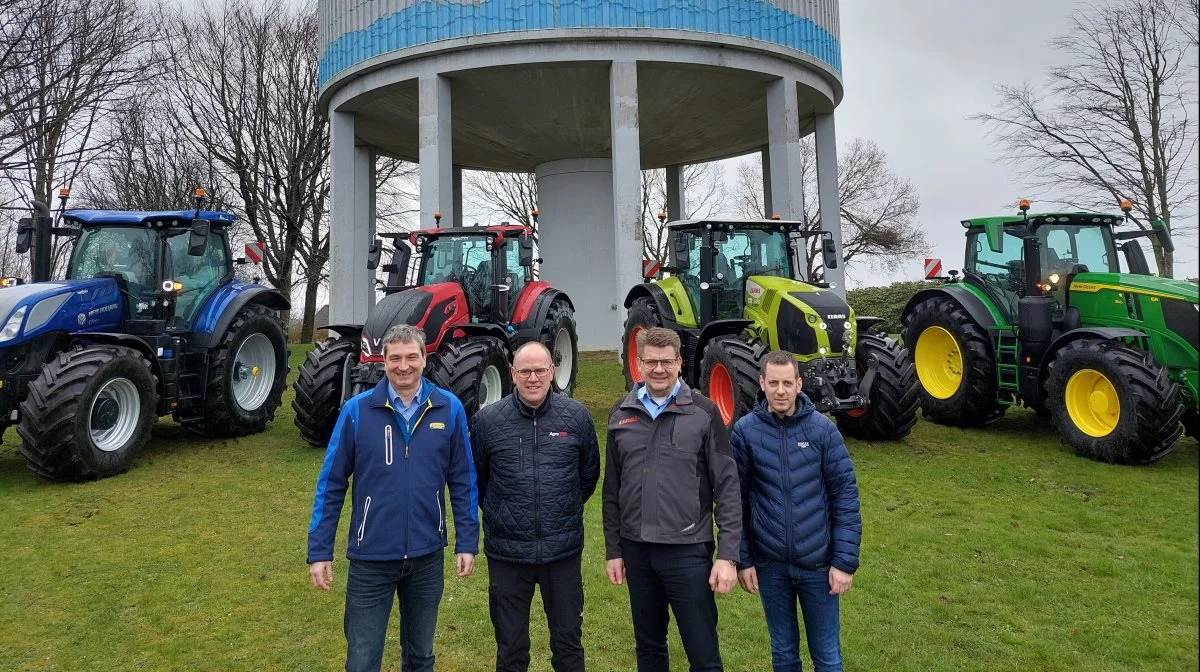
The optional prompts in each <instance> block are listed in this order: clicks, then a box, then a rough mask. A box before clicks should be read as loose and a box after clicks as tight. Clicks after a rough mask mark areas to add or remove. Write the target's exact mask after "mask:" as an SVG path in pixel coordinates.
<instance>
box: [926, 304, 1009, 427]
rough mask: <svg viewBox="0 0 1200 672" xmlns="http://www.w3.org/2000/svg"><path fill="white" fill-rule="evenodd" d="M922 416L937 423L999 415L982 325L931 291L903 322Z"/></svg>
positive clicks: (969, 423)
mask: <svg viewBox="0 0 1200 672" xmlns="http://www.w3.org/2000/svg"><path fill="white" fill-rule="evenodd" d="M904 345H905V347H907V348H908V350H909V352H910V353H912V359H913V365H914V366H915V367H916V373H917V379H918V380H919V381H920V383H921V385H920V387H921V394H920V396H921V409H922V410H924V411H925V417H927V418H929V419H930V420H932V421H934V422H936V423H938V424H941V425H953V426H959V427H980V426H983V425H987V424H990V423H992V422H995V421H996V420H999V419H1000V416H1002V415H1004V411H1005V406H1003V405H1002V404H1000V403H998V402H997V401H996V358H995V355H994V354H993V348H992V344H991V341H990V340H989V338H988V335H987V331H986V330H985V329H984V328H983V327H981V326H979V324H978V323H976V322H975V320H974V319H973V318H972V317H971V315H970V314H969V313H968V312H967V311H966V310H964V309H963V307H962V306H960V305H959V304H958V303H957V302H955V301H954V300H952V299H950V298H947V297H945V296H934V297H932V298H930V299H927V300H925V301H922V302H921V303H918V304H917V305H916V307H914V308H913V310H912V312H911V313H910V314H909V316H908V319H907V320H906V321H905V323H904Z"/></svg>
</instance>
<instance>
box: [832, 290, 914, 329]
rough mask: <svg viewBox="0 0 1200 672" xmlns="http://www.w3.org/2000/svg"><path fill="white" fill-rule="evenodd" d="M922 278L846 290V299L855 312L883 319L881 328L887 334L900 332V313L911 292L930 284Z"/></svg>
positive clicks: (910, 296)
mask: <svg viewBox="0 0 1200 672" xmlns="http://www.w3.org/2000/svg"><path fill="white" fill-rule="evenodd" d="M931 284H932V283H928V282H925V281H924V280H910V281H905V282H893V283H892V284H890V285H888V286H886V287H863V288H862V289H851V290H849V291H847V292H846V300H847V301H848V302H849V303H850V307H851V308H853V309H854V312H855V314H857V315H860V316H863V315H870V316H872V317H882V318H883V319H884V322H883V325H882V326H881V328H882V329H883V330H884V331H885V332H887V333H889V334H898V333H900V326H901V325H900V313H901V312H902V311H903V310H904V305H905V304H906V303H908V300H909V299H910V298H912V295H913V294H916V293H917V292H918V291H920V290H922V289H925V288H927V287H929V286H931Z"/></svg>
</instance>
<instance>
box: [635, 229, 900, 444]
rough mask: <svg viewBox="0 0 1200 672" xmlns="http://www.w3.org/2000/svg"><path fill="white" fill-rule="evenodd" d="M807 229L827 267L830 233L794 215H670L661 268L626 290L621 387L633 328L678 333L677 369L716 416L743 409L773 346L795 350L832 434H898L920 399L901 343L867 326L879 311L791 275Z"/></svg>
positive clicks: (732, 416) (733, 416)
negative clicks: (656, 276)
mask: <svg viewBox="0 0 1200 672" xmlns="http://www.w3.org/2000/svg"><path fill="white" fill-rule="evenodd" d="M814 236H816V237H820V240H821V243H822V245H821V249H822V251H823V256H824V263H825V267H826V268H836V264H837V255H836V250H835V247H834V243H833V239H832V237H831V236H830V234H829V233H828V232H826V231H805V230H804V228H803V225H802V224H801V223H800V222H787V221H780V220H755V221H709V220H705V221H680V222H674V223H672V224H670V225H669V226H668V230H667V250H668V251H669V254H670V259H669V262H670V263H669V264H667V265H666V266H664V268H663V270H664V271H667V272H669V273H671V276H670V277H667V278H664V279H660V280H656V281H653V282H651V281H650V278H647V279H646V282H644V283H643V284H640V285H637V286H635V287H634V288H633V289H631V290H630V291H629V294H628V295H627V296H626V298H625V307H626V308H627V309H628V314H627V317H626V319H625V334H624V337H623V338H622V346H623V350H622V355H621V359H622V362H623V364H624V369H625V382H626V385H627V386H629V387H632V386H633V385H634V384H635V383H637V382H639V381H640V380H641V374H640V371H639V370H638V366H637V357H638V349H637V335H638V333H639V332H641V331H642V330H643V329H648V328H650V327H667V328H669V329H672V330H674V331H675V332H676V333H678V334H679V337H680V340H681V341H682V343H683V352H682V353H681V355H682V357H683V370H682V372H681V375H682V377H683V379H684V380H685V381H687V383H688V385H689V386H691V387H693V388H696V389H699V390H700V391H701V392H702V393H703V394H704V395H705V396H707V397H709V398H710V399H712V400H713V402H715V403H716V405H717V407H718V408H719V409H720V411H721V415H722V417H723V419H724V420H725V423H726V424H727V425H732V424H733V422H735V421H736V420H737V419H738V418H740V417H741V416H742V415H745V414H746V413H748V412H750V411H751V410H753V408H754V404H755V401H756V399H757V396H758V392H759V386H758V369H759V363H760V361H761V359H762V357H763V355H765V354H766V352H767V351H768V350H770V349H775V348H779V349H782V350H788V351H790V352H792V353H795V355H796V359H797V360H798V361H799V362H800V370H801V376H802V378H803V381H804V388H803V389H804V392H805V393H806V394H807V395H808V396H809V398H810V399H812V401H813V404H814V405H815V406H816V408H817V410H818V411H820V412H831V413H833V416H834V418H835V419H836V420H837V423H838V427H839V428H840V429H841V430H842V432H843V433H845V434H847V435H849V436H855V437H859V438H864V439H869V440H895V439H901V438H903V437H904V436H906V435H908V433H909V431H910V430H911V429H912V426H913V425H914V424H915V423H916V421H917V406H918V403H919V396H918V392H917V381H916V374H915V371H914V368H913V365H912V362H911V361H909V357H908V352H907V351H906V350H905V349H904V348H903V347H901V346H900V344H899V343H897V342H896V341H895V340H893V339H890V338H886V337H883V336H877V335H875V334H871V333H869V330H870V328H871V327H872V326H874V325H876V324H878V323H880V322H882V319H880V318H874V317H857V316H855V314H854V311H853V310H852V309H851V308H850V306H848V305H847V304H846V302H845V300H843V299H842V297H840V296H838V295H837V294H836V293H835V292H832V291H828V290H829V286H828V285H827V284H825V283H816V282H801V281H798V280H794V279H793V278H794V277H796V269H797V268H799V267H800V266H801V263H800V262H801V261H803V260H804V259H803V258H802V257H801V256H800V254H799V252H797V248H800V247H801V246H803V248H804V249H807V244H806V243H807V240H808V239H809V238H811V237H814ZM793 240H796V241H797V242H798V244H797V245H795V246H794V245H793V244H792V243H793ZM805 265H807V264H805Z"/></svg>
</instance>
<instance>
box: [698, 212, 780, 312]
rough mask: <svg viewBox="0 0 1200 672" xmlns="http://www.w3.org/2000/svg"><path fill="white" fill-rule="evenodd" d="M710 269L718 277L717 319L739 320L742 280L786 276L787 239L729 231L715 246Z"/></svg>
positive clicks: (757, 231) (768, 233)
mask: <svg viewBox="0 0 1200 672" xmlns="http://www.w3.org/2000/svg"><path fill="white" fill-rule="evenodd" d="M713 270H714V272H715V273H717V274H718V275H720V276H722V277H721V280H720V282H719V283H718V286H719V287H720V289H719V290H717V292H716V309H717V315H716V317H717V319H736V318H740V317H742V308H743V301H744V299H745V293H746V278H748V277H750V276H751V275H774V276H783V277H790V271H789V262H788V239H787V236H786V234H784V233H782V232H780V231H768V230H763V229H742V230H740V231H730V232H729V233H727V234H726V236H725V239H724V240H723V241H718V242H717V243H716V254H715V255H714V257H713Z"/></svg>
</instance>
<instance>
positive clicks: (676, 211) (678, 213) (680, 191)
mask: <svg viewBox="0 0 1200 672" xmlns="http://www.w3.org/2000/svg"><path fill="white" fill-rule="evenodd" d="M684 167H685V166H684V165H683V164H681V163H676V164H672V165H670V166H667V170H666V172H667V174H666V178H667V221H668V222H674V221H677V220H680V219H685V218H686V217H687V212H686V211H685V208H686V204H687V194H686V193H684V192H685V189H684V184H683V169H684ZM654 214H655V215H658V213H657V212H656V213H654Z"/></svg>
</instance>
